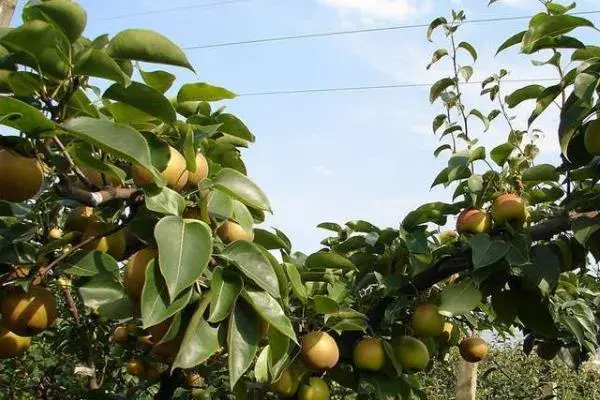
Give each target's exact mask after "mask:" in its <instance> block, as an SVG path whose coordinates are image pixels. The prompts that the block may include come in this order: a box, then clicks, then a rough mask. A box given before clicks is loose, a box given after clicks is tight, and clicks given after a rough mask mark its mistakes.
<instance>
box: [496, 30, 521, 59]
mask: <svg viewBox="0 0 600 400" xmlns="http://www.w3.org/2000/svg"><path fill="white" fill-rule="evenodd" d="M526 33H527V31H523V32H519V33H517V34H515V35H513V36H511V37H509V38H508V39H507V40H505V41H504V43H502V44H501V45H500V47H498V50H496V55H498V53H500V52H501V51H503V50H506V49H508V48H510V47H513V46H515V45H517V44H519V43H521V42H522V41H523V37H525V34H526Z"/></svg>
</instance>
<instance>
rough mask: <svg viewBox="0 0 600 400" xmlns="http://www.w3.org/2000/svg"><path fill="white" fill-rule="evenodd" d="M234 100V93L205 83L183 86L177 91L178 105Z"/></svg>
mask: <svg viewBox="0 0 600 400" xmlns="http://www.w3.org/2000/svg"><path fill="white" fill-rule="evenodd" d="M234 98H235V93H233V92H230V91H229V90H227V89H225V88H222V87H219V86H213V85H210V84H208V83H205V82H199V83H188V84H185V85H183V86H182V87H181V89H179V93H177V102H178V103H185V102H187V101H220V100H225V99H234Z"/></svg>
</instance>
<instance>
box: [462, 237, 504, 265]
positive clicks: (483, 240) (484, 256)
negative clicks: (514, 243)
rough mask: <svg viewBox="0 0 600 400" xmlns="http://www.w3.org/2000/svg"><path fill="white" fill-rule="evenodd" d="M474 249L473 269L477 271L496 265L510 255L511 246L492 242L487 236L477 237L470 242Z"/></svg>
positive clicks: (498, 241) (496, 241)
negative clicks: (507, 254)
mask: <svg viewBox="0 0 600 400" xmlns="http://www.w3.org/2000/svg"><path fill="white" fill-rule="evenodd" d="M470 244H471V248H472V249H473V252H472V253H473V255H472V259H473V268H474V269H475V270H477V269H479V268H483V267H487V266H488V265H491V264H494V263H496V262H498V261H500V260H502V259H503V258H504V256H506V253H508V249H509V245H508V243H506V242H504V241H502V240H492V239H491V238H490V237H489V236H488V235H486V234H480V235H475V236H473V237H472V238H471V240H470Z"/></svg>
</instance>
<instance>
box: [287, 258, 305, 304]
mask: <svg viewBox="0 0 600 400" xmlns="http://www.w3.org/2000/svg"><path fill="white" fill-rule="evenodd" d="M284 267H285V271H286V273H287V276H288V279H289V281H290V283H291V284H292V291H293V292H294V295H295V296H296V297H297V298H298V300H300V301H301V302H302V304H307V303H308V294H307V293H306V287H305V286H304V283H303V282H302V278H301V276H300V273H299V272H298V268H297V267H296V265H294V264H290V263H284Z"/></svg>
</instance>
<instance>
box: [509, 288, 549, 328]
mask: <svg viewBox="0 0 600 400" xmlns="http://www.w3.org/2000/svg"><path fill="white" fill-rule="evenodd" d="M515 296H517V298H518V299H519V303H518V316H519V319H520V320H521V322H523V324H524V325H525V326H526V327H528V328H529V329H531V330H533V332H534V333H537V334H539V335H541V336H544V337H548V338H553V337H556V335H557V334H558V329H557V327H556V324H555V323H554V319H553V318H552V314H551V313H550V311H549V310H548V306H547V305H546V304H544V303H543V302H542V298H541V297H540V296H539V295H538V294H537V293H534V292H530V291H527V290H518V291H515Z"/></svg>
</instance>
